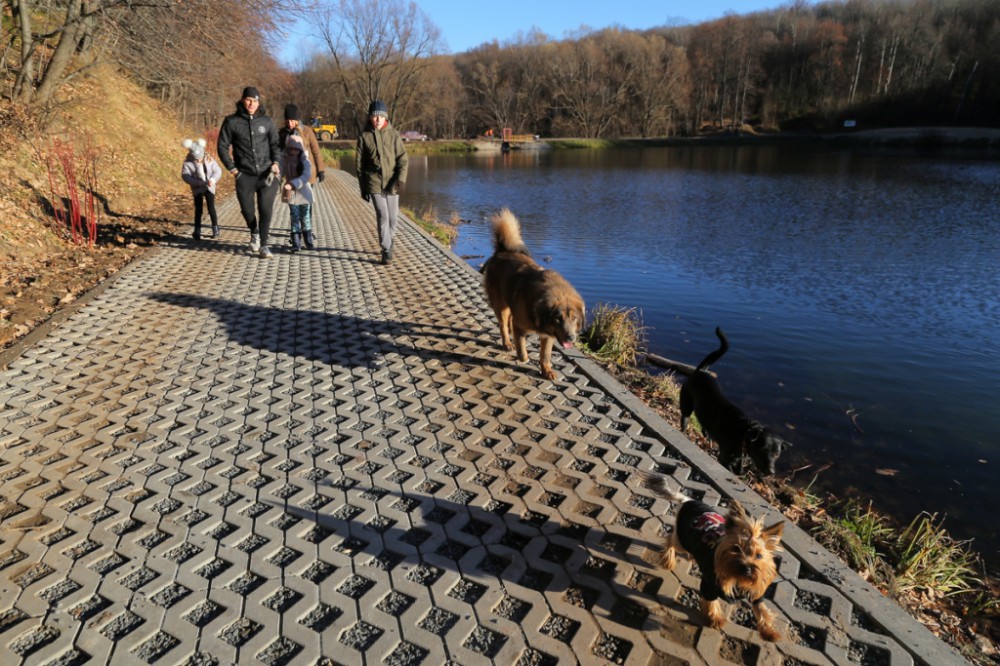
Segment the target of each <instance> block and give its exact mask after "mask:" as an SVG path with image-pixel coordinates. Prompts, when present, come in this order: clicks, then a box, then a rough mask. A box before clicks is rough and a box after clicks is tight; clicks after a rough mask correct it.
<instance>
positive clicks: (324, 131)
mask: <svg viewBox="0 0 1000 666" xmlns="http://www.w3.org/2000/svg"><path fill="white" fill-rule="evenodd" d="M309 127H312V129H313V132H315V133H316V138H317V139H319V140H320V141H330V140H332V139H336V138H337V126H336V125H334V124H333V123H324V122H323V117H322V116H316V117H314V118H312V119H311V120H310V121H309Z"/></svg>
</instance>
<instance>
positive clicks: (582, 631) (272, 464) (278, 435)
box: [0, 171, 964, 666]
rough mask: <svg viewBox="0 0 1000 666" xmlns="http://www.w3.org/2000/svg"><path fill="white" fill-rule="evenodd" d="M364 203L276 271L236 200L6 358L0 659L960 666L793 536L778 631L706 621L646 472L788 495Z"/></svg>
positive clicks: (320, 219)
mask: <svg viewBox="0 0 1000 666" xmlns="http://www.w3.org/2000/svg"><path fill="white" fill-rule="evenodd" d="M356 192H357V186H356V182H355V181H353V179H352V178H351V177H350V176H349V175H348V174H346V173H343V172H333V171H331V172H330V174H329V177H328V178H327V180H326V182H325V183H324V184H323V186H322V187H321V188H320V193H319V197H318V202H317V206H316V207H317V211H316V219H317V223H318V236H319V247H318V248H317V249H315V250H312V251H304V252H302V253H301V254H299V255H291V254H288V253H287V252H286V251H284V250H283V249H282V245H283V244H284V243H285V242H286V240H287V228H288V218H287V212H286V210H287V209H286V207H284V206H279V207H278V211H279V212H278V216H277V218H276V223H275V227H276V234H275V239H274V245H275V246H277V248H278V251H276V253H275V256H274V258H272V259H270V260H261V259H258V258H257V257H254V256H251V255H250V254H249V252H248V251H247V247H246V241H247V239H248V234H247V232H246V229H245V228H244V226H243V223H242V220H241V219H240V218H239V214H238V211H237V210H236V207H235V202H234V201H232V200H229V201H227V202H226V203H225V204H224V205H223V206H222V210H221V213H222V223H223V227H224V232H223V236H222V238H221V239H220V240H217V241H203V242H201V243H194V242H189V241H187V240H183V239H182V240H179V241H178V242H176V243H173V244H168V245H166V246H163V247H161V248H159V249H158V250H156V251H154V252H152V253H151V254H150V255H149V256H147V257H146V258H144V259H143V260H141V261H139V262H137V263H136V264H133V265H132V266H130V267H129V268H128V269H126V270H125V271H123V273H122V274H120V276H118V277H117V278H116V279H115V280H113V282H112V284H110V286H106V287H105V288H102V289H99V290H98V291H97V292H95V293H94V294H91V295H89V296H88V297H87V298H85V299H83V301H82V303H81V304H80V305H79V307H78V308H77V309H76V310H75V311H74V312H73V313H71V314H69V316H67V317H63V318H62V321H59V322H56V323H55V324H53V325H49V326H46V327H43V329H41V330H40V331H37V332H36V333H34V334H33V335H32V336H30V338H29V339H28V340H26V341H25V342H24V343H23V344H21V345H20V346H19V347H18V348H17V349H16V350H14V351H13V352H10V353H7V354H5V355H4V356H3V361H4V364H5V365H6V368H5V369H4V370H3V371H0V405H2V406H0V494H2V498H0V664H5V665H6V664H18V663H24V664H78V663H91V664H106V663H114V664H131V663H136V664H142V663H158V664H180V663H191V664H230V663H240V664H256V663H264V664H287V663H292V662H293V661H294V662H295V663H298V664H397V665H411V664H427V665H433V666H439V665H441V664H465V665H467V666H472V665H474V664H489V663H493V664H499V665H508V664H524V665H528V664H539V665H544V664H557V663H558V664H574V663H581V664H606V663H612V664H642V665H645V664H663V665H673V664H723V663H735V664H775V665H777V664H784V665H788V666H791V665H797V664H873V665H882V664H889V665H892V666H896V665H904V664H906V665H908V664H914V663H916V664H927V665H928V666H939V665H942V664H957V663H964V662H963V661H962V660H961V659H960V657H958V656H957V654H956V653H955V652H953V651H952V650H951V649H950V648H948V647H947V646H945V645H944V644H943V643H941V642H940V641H938V640H937V639H936V638H934V637H933V636H932V635H931V634H930V633H929V632H927V631H926V630H924V629H923V628H922V627H921V626H920V625H919V624H917V623H916V622H914V621H913V620H911V619H910V618H909V617H908V616H907V615H906V614H904V613H903V612H902V611H901V610H899V609H898V608H897V607H896V606H894V605H892V604H890V603H887V602H886V601H884V599H883V598H882V597H881V596H880V595H879V594H878V593H877V592H875V591H874V590H872V589H871V588H870V587H869V586H868V585H866V584H865V583H864V582H862V581H861V580H860V579H859V578H858V577H857V576H856V575H854V574H853V573H851V572H850V571H848V570H846V569H845V568H844V567H843V566H841V565H839V564H838V563H837V562H836V561H835V560H834V559H833V558H832V557H830V556H829V554H828V553H826V552H825V551H824V550H823V549H821V548H820V547H818V546H817V545H816V543H815V542H814V541H812V540H811V539H810V538H809V537H808V536H806V535H804V534H803V533H802V532H800V531H799V530H797V529H795V528H791V529H789V530H788V537H787V549H788V552H787V553H786V555H785V557H784V558H783V560H782V562H781V566H780V573H781V575H782V581H781V582H780V583H779V584H778V586H777V588H776V592H775V594H774V599H773V601H772V602H771V603H772V606H773V607H774V608H776V609H777V611H778V617H779V622H780V626H781V628H782V629H783V630H784V632H785V634H786V636H787V638H786V640H784V641H782V642H780V643H777V644H766V643H763V642H762V641H760V640H759V638H758V637H757V635H756V633H755V631H754V630H753V628H752V617H751V616H750V614H749V612H747V611H745V610H744V609H742V608H740V607H737V608H734V609H733V614H732V620H733V621H731V622H730V623H729V624H728V625H727V627H726V628H725V630H724V631H716V630H711V629H706V628H703V627H702V626H701V624H700V623H699V620H698V614H697V611H696V609H697V606H698V597H697V593H696V590H697V587H698V578H697V575H696V572H692V571H690V570H689V566H688V563H687V560H682V561H681V563H680V564H679V566H678V569H677V572H676V575H675V574H671V573H665V572H663V571H660V570H657V569H656V568H654V567H652V566H650V565H649V564H648V562H647V560H648V559H649V558H650V557H651V553H652V548H653V547H654V546H655V545H656V544H657V543H658V542H659V541H660V538H661V534H662V527H663V521H664V518H663V516H664V515H665V514H666V512H667V510H668V505H667V504H666V503H665V502H664V501H662V500H655V501H654V500H653V499H652V498H651V497H650V495H649V493H648V492H646V491H644V490H642V489H640V488H639V486H638V483H637V479H636V476H635V471H636V470H640V469H642V470H651V469H660V470H662V471H665V472H668V473H670V474H672V475H673V476H674V478H675V479H676V483H677V484H678V485H682V486H683V487H684V488H686V489H687V490H688V491H689V492H690V493H695V494H703V495H704V496H705V497H706V498H707V500H708V501H712V502H715V501H718V500H719V499H720V498H725V497H736V498H739V499H740V500H741V501H743V503H744V504H745V505H746V506H747V508H748V510H750V512H751V513H754V514H759V513H763V512H768V513H772V512H771V510H770V509H769V508H768V507H766V505H764V504H763V503H762V502H761V500H760V498H758V497H757V496H756V495H753V494H752V493H751V492H749V491H748V490H747V489H746V488H745V487H744V486H743V485H742V484H741V483H740V482H739V480H738V479H734V478H732V477H731V476H730V475H728V474H727V473H726V472H725V470H723V469H722V468H721V467H719V465H718V464H716V463H715V461H714V460H712V459H711V458H709V457H708V456H706V455H705V454H704V453H702V452H701V451H700V450H699V449H698V448H697V447H695V446H694V445H692V444H691V443H690V442H688V441H687V440H686V439H685V438H683V437H681V436H680V435H679V434H678V433H677V432H676V431H674V430H672V429H671V428H670V427H669V426H668V425H667V424H666V423H665V422H663V421H662V420H661V419H660V418H658V417H657V416H656V415H655V414H653V413H652V412H651V411H649V410H648V409H646V408H645V407H643V406H642V405H641V404H640V403H638V402H637V401H636V400H635V399H634V398H632V397H631V396H630V395H629V394H628V393H627V392H625V391H624V390H623V389H622V387H621V386H620V385H618V384H616V383H615V382H614V381H613V380H611V379H610V378H609V377H608V376H606V375H605V374H604V373H603V372H602V371H601V370H600V369H599V368H598V367H596V366H595V365H594V364H593V363H590V362H588V361H587V360H586V359H584V358H583V357H581V356H580V355H579V354H576V353H570V354H569V355H568V356H562V355H560V354H558V353H557V354H556V355H555V359H554V361H555V367H556V371H557V372H558V373H559V374H560V377H561V379H560V381H558V382H549V381H545V380H542V379H541V378H540V377H539V375H538V372H537V367H536V365H535V364H534V361H532V363H531V364H525V365H521V364H518V363H516V362H515V361H514V360H513V358H512V357H511V356H510V355H509V354H507V353H505V352H503V351H502V350H500V349H499V348H498V336H497V333H496V325H495V323H494V321H493V316H492V313H491V312H490V311H489V309H488V307H487V306H486V304H485V301H484V298H483V295H482V289H481V285H480V278H479V275H478V274H477V273H476V272H475V271H474V270H472V269H471V268H470V267H468V266H467V265H465V264H464V263H463V262H461V261H460V260H458V259H457V258H456V257H455V256H454V255H452V254H451V253H449V252H447V251H443V250H442V249H441V248H440V247H439V246H438V245H437V244H435V243H434V242H433V241H431V240H429V239H428V238H427V237H426V236H425V235H424V234H423V233H422V232H420V231H418V230H416V229H415V228H414V227H412V226H410V225H408V224H404V225H403V227H402V229H401V233H400V238H399V239H398V245H397V249H396V252H395V254H396V259H395V261H394V263H393V264H391V265H390V266H388V267H383V266H379V265H378V264H377V263H376V258H377V256H378V254H377V247H376V241H375V227H374V216H373V213H372V211H371V208H370V206H369V205H367V204H365V203H364V202H363V201H362V200H361V199H360V198H359V197H358V196H357V194H356ZM771 517H772V519H775V520H776V518H777V516H776V515H772V516H771ZM667 520H669V519H667Z"/></svg>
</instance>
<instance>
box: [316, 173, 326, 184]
mask: <svg viewBox="0 0 1000 666" xmlns="http://www.w3.org/2000/svg"><path fill="white" fill-rule="evenodd" d="M324 178H326V171H320V172H319V173H318V174H316V182H317V183H322V182H323V179H324Z"/></svg>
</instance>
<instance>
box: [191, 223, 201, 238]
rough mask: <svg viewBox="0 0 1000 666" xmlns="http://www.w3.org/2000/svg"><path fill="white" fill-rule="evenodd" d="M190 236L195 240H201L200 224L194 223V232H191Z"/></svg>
mask: <svg viewBox="0 0 1000 666" xmlns="http://www.w3.org/2000/svg"><path fill="white" fill-rule="evenodd" d="M191 238H193V239H195V240H201V225H200V224H196V225H194V233H193V234H191Z"/></svg>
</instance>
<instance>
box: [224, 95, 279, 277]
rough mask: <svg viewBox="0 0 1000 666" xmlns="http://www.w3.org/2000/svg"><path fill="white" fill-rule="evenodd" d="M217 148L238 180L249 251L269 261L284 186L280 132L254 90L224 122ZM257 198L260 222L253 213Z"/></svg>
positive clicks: (238, 193) (230, 171)
mask: <svg viewBox="0 0 1000 666" xmlns="http://www.w3.org/2000/svg"><path fill="white" fill-rule="evenodd" d="M218 145H219V150H218V152H219V160H220V161H221V162H222V165H223V166H224V167H226V169H227V170H228V171H229V173H231V174H232V175H233V176H234V177H235V178H236V199H237V200H238V201H239V202H240V212H241V213H242V214H243V219H244V220H246V223H247V228H248V229H250V250H251V251H252V252H257V253H259V255H260V256H261V257H262V258H267V257H270V256H271V250H269V249H268V247H267V237H268V233H269V232H270V230H271V214H272V213H273V211H274V198H275V196H276V195H277V193H278V188H279V187H280V185H281V179H280V178H279V177H278V172H279V167H278V162H279V160H280V156H281V149H280V147H279V146H278V130H277V129H276V128H275V126H274V122H272V121H271V118H270V117H268V115H267V113H266V112H265V111H264V107H263V106H261V104H260V93H259V92H258V91H257V89H256V88H254V87H253V86H248V87H246V88H244V89H243V96H242V98H241V99H240V101H239V102H237V103H236V113H233V114H232V115H229V116H226V119H225V120H223V121H222V128H221V129H220V130H219V144H218ZM230 148H232V155H230ZM254 195H256V197H257V213H259V220H258V216H257V215H256V214H255V211H254ZM258 221H259V224H258Z"/></svg>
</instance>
